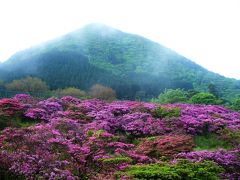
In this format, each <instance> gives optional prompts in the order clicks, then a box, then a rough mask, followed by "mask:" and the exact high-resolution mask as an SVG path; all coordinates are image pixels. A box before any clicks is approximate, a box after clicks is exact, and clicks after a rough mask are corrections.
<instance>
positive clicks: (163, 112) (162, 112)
mask: <svg viewBox="0 0 240 180" xmlns="http://www.w3.org/2000/svg"><path fill="white" fill-rule="evenodd" d="M152 115H153V117H155V118H171V117H179V116H180V115H181V111H180V109H179V108H171V109H170V108H164V107H157V108H155V109H154V110H153V111H152Z"/></svg>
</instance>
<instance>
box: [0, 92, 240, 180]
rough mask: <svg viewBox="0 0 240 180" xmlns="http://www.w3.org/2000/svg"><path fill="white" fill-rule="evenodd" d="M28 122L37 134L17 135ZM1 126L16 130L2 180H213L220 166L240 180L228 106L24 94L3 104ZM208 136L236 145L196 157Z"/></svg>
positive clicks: (0, 167) (2, 159) (5, 134)
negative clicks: (41, 97)
mask: <svg viewBox="0 0 240 180" xmlns="http://www.w3.org/2000/svg"><path fill="white" fill-rule="evenodd" d="M24 121H29V122H31V123H30V125H31V126H30V127H28V128H13V127H23V126H22V125H20V126H16V124H19V123H20V124H21V123H23V122H24ZM6 122H7V123H6ZM32 122H33V123H35V124H33V123H32ZM36 122H37V123H38V124H36ZM1 123H2V124H1ZM14 123H15V124H14ZM0 124H1V125H3V126H2V129H3V128H5V127H6V126H9V127H8V128H5V129H4V130H3V131H0V178H1V177H3V176H4V177H6V174H7V175H9V177H12V178H13V179H14V177H17V176H18V177H20V176H21V177H23V178H25V179H69V180H71V179H114V178H115V173H116V172H117V171H120V176H121V178H122V179H124V178H125V179H129V178H130V179H131V178H147V179H148V178H150V179H151V178H152V177H161V178H162V179H164V178H165V179H167V177H171V178H173V179H178V178H179V179H181V178H182V179H184V178H183V177H189V179H191V178H192V179H194V178H199V177H200V174H201V175H202V177H204V178H205V179H211V178H209V177H210V176H212V177H213V178H212V179H214V178H215V177H217V174H218V172H219V171H220V170H219V168H218V167H217V166H216V164H217V165H218V166H221V167H222V168H224V170H225V172H224V173H223V174H222V177H224V178H229V179H231V178H235V179H236V178H238V177H239V173H240V172H239V169H240V166H239V162H240V160H239V156H240V155H239V138H238V136H239V133H238V132H239V130H240V113H239V112H234V111H232V110H228V109H226V108H224V107H221V106H213V105H189V104H164V105H161V106H160V107H159V105H157V104H154V103H145V102H135V101H113V102H104V101H101V100H98V99H88V100H79V99H77V98H74V97H71V96H65V97H62V98H61V99H57V98H49V99H46V100H41V101H40V100H38V99H34V98H32V97H30V96H28V95H24V94H21V95H16V96H15V97H14V98H11V99H1V100H0ZM206 134H210V135H211V134H214V135H216V136H219V138H218V139H219V141H221V139H222V140H225V141H229V142H230V143H231V146H230V149H227V150H226V149H225V150H219V149H218V150H216V149H213V151H193V147H194V142H193V138H192V137H193V136H194V137H195V139H196V137H200V136H201V137H202V136H204V137H207V136H206ZM196 145H197V144H196ZM221 147H222V146H221ZM179 158H185V159H187V160H188V161H184V162H185V163H186V166H185V165H184V164H183V163H181V160H180V161H179ZM163 160H164V161H169V162H166V163H165V164H162V163H161V161H163ZM204 160H210V161H214V163H212V162H205V161H204ZM192 161H193V162H192ZM195 162H196V163H195ZM171 163H172V164H171ZM149 164H151V165H149ZM135 165H137V166H139V168H137V169H135V170H133V169H134V168H135ZM137 166H136V167H137ZM200 167H201V168H203V171H200ZM128 168H130V169H128ZM131 168H133V169H131ZM184 169H187V171H186V173H185V174H184ZM144 172H146V175H144ZM122 173H123V174H122ZM3 174H4V175H3ZM199 179H201V178H199ZM215 179H216V178H215Z"/></svg>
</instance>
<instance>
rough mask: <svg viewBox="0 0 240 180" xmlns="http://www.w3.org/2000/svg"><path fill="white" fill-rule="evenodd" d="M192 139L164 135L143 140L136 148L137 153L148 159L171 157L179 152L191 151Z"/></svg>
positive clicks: (182, 136) (186, 136)
mask: <svg viewBox="0 0 240 180" xmlns="http://www.w3.org/2000/svg"><path fill="white" fill-rule="evenodd" d="M193 147H194V143H193V138H192V137H191V136H188V135H165V136H156V137H150V138H144V139H142V140H141V141H140V143H139V144H138V146H137V151H138V152H139V153H142V154H145V155H148V156H150V157H155V158H159V157H162V156H166V157H172V156H173V155H175V154H178V153H180V152H189V151H192V150H193Z"/></svg>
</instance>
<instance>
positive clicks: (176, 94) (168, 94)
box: [152, 89, 188, 103]
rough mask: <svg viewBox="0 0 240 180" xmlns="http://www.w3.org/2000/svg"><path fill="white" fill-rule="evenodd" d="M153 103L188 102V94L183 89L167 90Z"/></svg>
mask: <svg viewBox="0 0 240 180" xmlns="http://www.w3.org/2000/svg"><path fill="white" fill-rule="evenodd" d="M152 101H153V102H156V103H177V102H187V101H188V98H187V92H186V91H184V90H182V89H166V90H165V91H164V92H163V93H161V94H159V96H158V98H156V99H152Z"/></svg>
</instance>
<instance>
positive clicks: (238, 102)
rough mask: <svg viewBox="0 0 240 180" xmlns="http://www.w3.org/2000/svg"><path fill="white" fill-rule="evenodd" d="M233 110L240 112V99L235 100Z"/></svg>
mask: <svg viewBox="0 0 240 180" xmlns="http://www.w3.org/2000/svg"><path fill="white" fill-rule="evenodd" d="M231 108H232V109H234V110H236V111H240V98H237V99H235V100H233V102H232V105H231Z"/></svg>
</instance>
